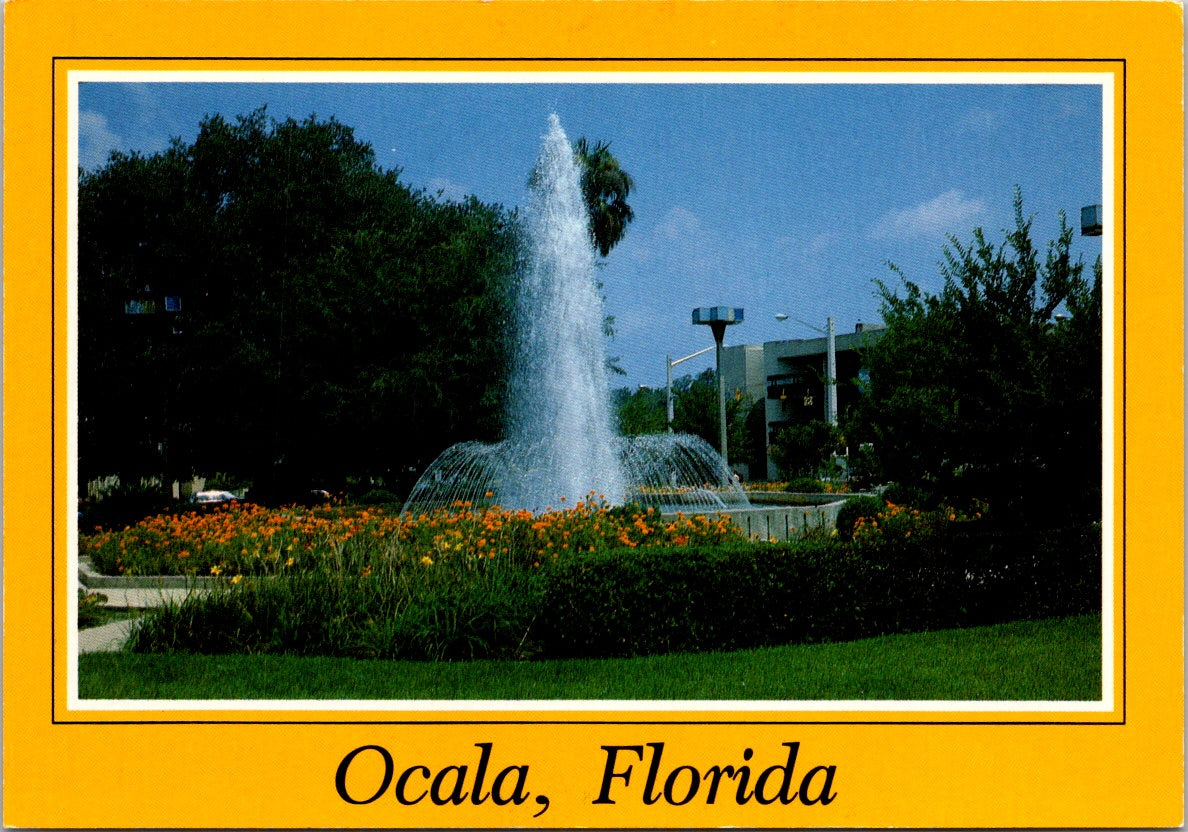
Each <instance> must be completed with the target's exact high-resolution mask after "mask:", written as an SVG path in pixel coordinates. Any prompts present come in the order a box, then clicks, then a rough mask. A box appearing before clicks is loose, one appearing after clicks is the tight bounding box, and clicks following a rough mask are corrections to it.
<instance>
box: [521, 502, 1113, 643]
mask: <svg viewBox="0 0 1188 832" xmlns="http://www.w3.org/2000/svg"><path fill="white" fill-rule="evenodd" d="M976 525H977V524H955V525H954V526H952V527H950V528H949V529H948V530H949V531H951V532H953V533H952V534H951V535H942V536H936V537H933V538H931V539H929V540H926V541H919V542H916V541H913V540H898V541H895V540H883V541H881V542H880V543H879V544H878V545H871V546H859V545H853V544H849V545H847V544H841V543H837V542H836V541H834V542H830V541H821V540H817V541H800V542H795V543H782V544H774V545H768V544H758V545H749V546H729V547H726V546H723V547H716V548H708V547H700V546H691V547H685V548H680V549H648V550H643V549H639V550H633V551H623V550H619V551H602V552H594V553H589V554H582V555H579V556H576V557H573V558H570V559H567V560H565V561H563V562H559V563H557V564H555V566H554V568H553V569H552V570H550V572H549V574H548V576H547V580H546V583H545V590H544V595H543V602H542V603H543V608H542V611H541V613H540V620H539V621H538V623H537V626H536V627H535V628H534V632H536V634H537V636H538V638H539V642H540V645H541V648H542V650H543V652H544V654H545V655H548V656H575V657H599V656H632V655H646V654H651V653H665V652H674V651H705V650H736V649H741V648H747V647H758V646H763V645H771V644H787V643H796V642H818V641H845V640H851V639H856V638H866V637H870V636H877V635H883V634H888V633H899V632H912V631H919V630H930V629H941V628H949V627H963V626H973V625H976V624H986V623H993V622H996V621H1006V620H1012V619H1019V618H1039V617H1050V616H1053V615H1067V614H1078V613H1085V612H1091V611H1094V610H1097V609H1099V608H1100V595H1101V583H1100V574H1101V572H1100V552H1101V549H1100V534H1097V535H1096V536H1095V535H1094V533H1093V532H1092V531H1088V532H1086V531H1084V530H1080V531H1078V530H1063V531H1060V532H1057V533H1051V534H1045V535H1036V534H1030V535H1027V534H1020V533H1009V534H1004V533H999V532H994V531H987V530H986V529H976V530H975V529H974V528H973V527H974V526H976Z"/></svg>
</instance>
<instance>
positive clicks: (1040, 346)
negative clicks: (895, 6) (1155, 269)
mask: <svg viewBox="0 0 1188 832" xmlns="http://www.w3.org/2000/svg"><path fill="white" fill-rule="evenodd" d="M1014 207H1015V227H1014V228H1013V229H1010V230H1008V231H1007V232H1006V238H1005V241H1004V242H1003V243H1001V244H1000V245H994V244H992V243H990V242H989V241H988V240H987V239H986V237H985V235H984V234H983V232H982V231H981V230H980V229H978V230H975V231H974V234H973V240H972V242H971V243H968V244H963V243H961V242H960V241H959V240H957V239H956V238H951V240H950V245H949V246H946V247H945V249H944V263H943V266H942V270H941V274H942V276H943V278H944V284H943V287H942V289H941V291H940V292H939V293H937V294H930V293H928V292H925V291H923V290H922V289H921V288H920V287H919V286H918V285H917V284H915V283H913V282H911V281H909V280H907V279H906V278H903V289H904V294H903V295H902V296H901V295H900V294H898V293H897V292H896V291H894V290H892V289H891V288H889V287H887V286H886V285H885V284H882V283H880V284H879V286H880V291H881V294H882V298H883V318H884V320H885V322H886V324H887V332H886V335H885V336H884V337H883V338H882V339H881V340H880V341H879V342H878V343H877V344H875V345H874V346H873V347H871V348H870V350H869V351H868V353H867V355H866V363H867V364H868V366H869V368H870V383H869V387H868V391H867V395H865V396H864V397H863V399H862V400H861V402H860V403H859V406H858V408H857V412H856V414H855V415H856V419H855V420H854V422H853V424H852V425H849V426H847V430H846V435H847V437H848V438H849V440H850V442H851V444H856V443H863V442H872V443H873V444H874V452H875V454H876V455H877V458H878V460H879V463H880V464H881V466H882V473H883V474H884V476H885V477H887V478H889V479H892V480H896V481H899V482H903V483H905V484H910V485H914V486H922V487H924V488H926V489H928V490H929V491H931V492H933V493H936V494H943V495H958V496H960V495H968V496H980V497H986V498H990V499H992V500H993V501H994V504H995V505H996V506H997V507H998V508H999V509H1001V510H1002V511H1003V513H1004V514H1015V515H1021V514H1026V513H1028V512H1030V511H1032V510H1034V509H1036V508H1041V509H1043V510H1047V511H1054V512H1056V513H1058V514H1067V513H1068V512H1075V513H1078V514H1093V513H1095V512H1098V511H1100V502H1099V499H1100V491H1099V490H1098V489H1097V488H1096V487H1095V486H1094V483H1099V482H1100V454H1101V310H1100V307H1101V283H1100V280H1101V278H1100V268H1097V269H1094V270H1093V272H1092V274H1091V275H1087V274H1086V273H1085V268H1084V264H1083V263H1081V262H1079V261H1078V262H1075V263H1074V262H1072V259H1071V257H1070V248H1071V244H1072V238H1073V232H1072V229H1070V228H1069V227H1068V225H1067V223H1066V222H1065V221H1064V217H1063V216H1061V230H1060V234H1059V235H1058V237H1057V239H1055V240H1053V241H1052V242H1050V243H1049V244H1048V250H1047V255H1046V257H1043V258H1041V255H1040V253H1039V252H1038V251H1037V250H1036V248H1035V246H1034V245H1033V243H1032V240H1031V224H1032V221H1031V219H1030V218H1029V217H1027V216H1025V215H1024V212H1023V203H1022V198H1021V196H1020V195H1019V194H1018V192H1016V195H1015V206H1014ZM901 277H902V275H901ZM1061 309H1063V310H1065V311H1064V312H1063V313H1060V314H1059V315H1058V316H1057V314H1056V313H1057V312H1058V310H1061ZM1040 498H1042V501H1041V499H1040ZM1058 503H1059V505H1058Z"/></svg>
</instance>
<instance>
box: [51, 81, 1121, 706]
mask: <svg viewBox="0 0 1188 832" xmlns="http://www.w3.org/2000/svg"><path fill="white" fill-rule="evenodd" d="M66 80H67V87H68V91H67V108H68V110H69V113H68V118H67V131H68V135H69V150H68V152H67V171H75V170H77V169H78V156H79V153H78V133H79V112H78V104H79V100H78V85H79V84H80V83H84V82H91V83H94V82H108V83H167V82H174V83H176V82H188V83H203V82H206V83H286V84H326V83H336V84H342V83H356V84H527V83H531V84H803V85H815V84H869V85H877V84H921V85H926V84H984V85H1038V84H1076V85H1090V86H1100V87H1101V94H1102V100H1101V112H1102V125H1101V128H1102V157H1103V158H1102V183H1101V199H1102V212H1103V215H1104V217H1105V223H1104V228H1103V232H1102V243H1101V245H1102V254H1101V257H1102V267H1103V271H1102V321H1103V326H1102V340H1103V344H1102V570H1101V572H1102V616H1101V632H1102V656H1101V659H1102V661H1101V679H1102V697H1101V699H1100V700H1097V701H1075V702H1063V701H1057V702H1049V701H1039V702H1031V701H1001V702H1000V701H868V700H859V701H840V700H828V701H819V700H809V701H792V700H788V701H784V700H775V701H754V700H713V701H697V700H694V701H653V700H638V701H637V700H391V701H389V700H331V701H324V700H167V701H160V700H132V699H128V700H113V699H87V700H80V699H79V697H78V636H77V633H78V603H77V598H76V594H75V593H74V591H73V585H74V580H73V576H74V575H76V574H77V573H78V535H77V534H76V533H70V534H68V535H67V541H68V543H67V554H66V564H67V569H68V570H69V575H70V576H71V580H69V581H68V585H69V586H70V592H69V593H68V594H69V605H68V606H69V612H68V615H67V627H68V634H67V640H66V651H67V656H68V662H69V664H68V668H67V709H68V711H69V712H70V713H75V712H83V713H85V712H87V711H165V712H170V711H192V710H197V711H326V712H346V711H350V712H357V713H366V712H377V711H378V712H385V713H388V712H395V711H407V712H417V713H426V714H427V713H431V712H446V715H445V716H444V717H443V718H445V719H448V718H449V716H448V713H450V712H460V711H471V712H476V711H481V712H490V713H491V714H492V716H495V715H497V714H499V713H508V714H510V713H513V712H532V711H535V712H542V713H544V712H590V711H617V712H621V713H623V714H624V715H628V714H631V713H665V714H672V715H678V714H681V713H688V714H690V715H694V714H699V713H726V712H737V713H740V714H745V713H753V712H766V713H771V712H779V713H785V714H787V715H788V717H789V718H793V717H794V715H795V714H798V713H823V712H825V713H835V712H845V711H848V712H862V713H869V712H880V713H882V712H891V713H895V712H902V713H941V714H946V713H955V712H975V713H979V714H991V713H1002V714H1006V715H1010V714H1029V713H1036V714H1043V713H1098V712H1110V711H1112V710H1113V709H1114V701H1115V695H1114V690H1115V683H1116V681H1117V680H1116V679H1115V667H1114V629H1115V614H1114V591H1113V590H1114V530H1115V508H1116V507H1115V504H1114V502H1115V501H1114V483H1115V470H1114V438H1115V425H1114V384H1113V380H1114V355H1115V352H1114V286H1115V276H1114V245H1115V240H1114V226H1115V222H1114V217H1115V194H1114V190H1115V181H1114V132H1115V121H1114V119H1115V112H1114V75H1113V74H1111V73H1102V72H1084V73H1073V72H1035V73H1030V72H1028V73H1022V72H982V71H976V70H971V71H968V72H935V73H926V72H853V73H846V72H714V71H703V72H663V71H658V72H537V71H528V72H507V71H499V72H471V71H466V72H441V71H431V72H415V71H414V72H408V71H393V72H371V71H366V72H349V71H324V72H323V71H312V72H311V71H300V72H294V71H266V70H256V71H250V72H247V71H188V70H182V71H155V70H153V71H136V70H69V71H68V72H67V77H66ZM66 191H67V210H68V212H69V224H68V227H67V272H68V275H67V279H68V282H69V286H68V290H67V317H68V320H67V321H66V327H67V333H68V334H67V338H68V369H67V389H68V399H67V403H66V407H67V412H68V413H69V414H70V418H69V420H68V426H67V438H66V453H67V458H68V459H69V460H70V464H69V472H68V475H67V478H66V489H67V494H68V495H70V496H71V497H72V496H73V495H74V494H77V493H78V465H77V459H78V424H77V422H78V412H77V407H78V362H77V360H76V356H77V354H78V328H77V322H78V177H77V176H68V177H67V181H66ZM55 415H56V414H55ZM55 499H58V500H59V501H60V502H62V499H61V498H60V497H59V495H57V494H55ZM66 516H69V513H67V514H66Z"/></svg>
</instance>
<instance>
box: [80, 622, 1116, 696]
mask: <svg viewBox="0 0 1188 832" xmlns="http://www.w3.org/2000/svg"><path fill="white" fill-rule="evenodd" d="M79 680H80V681H79V694H80V697H81V698H83V699H196V700H201V699H311V700H317V699H379V700H394V699H487V700H515V699H521V700H524V699H578V700H581V699H629V700H630V699H639V700H644V699H660V700H665V699H669V700H697V699H710V700H712V699H725V700H730V699H770V700H792V699H799V700H813V699H821V700H862V699H875V700H878V699H892V700H910V699H921V700H1002V701H1007V700H1037V701H1067V700H1096V699H1098V698H1099V697H1100V695H1101V622H1100V617H1099V616H1095V615H1094V616H1074V617H1068V618H1053V619H1046V620H1042V621H1017V622H1011V623H1007V624H998V625H994V626H990V627H974V628H969V629H965V630H942V631H937V632H932V633H916V634H910V635H894V636H883V637H880V638H872V639H863V640H860V641H853V642H846V643H841V644H815V645H794V646H787V647H771V648H763V649H757V650H742V651H738V652H734V653H699V654H677V655H666V656H647V657H641V658H633V659H574V660H558V661H538V662H531V661H528V662H525V661H519V662H517V661H476V662H414V661H379V660H363V659H341V658H321V657H312V658H299V657H293V656H276V655H197V654H180V653H178V654H131V653H95V654H86V655H83V656H81V657H80V658H79Z"/></svg>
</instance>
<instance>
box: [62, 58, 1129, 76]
mask: <svg viewBox="0 0 1188 832" xmlns="http://www.w3.org/2000/svg"><path fill="white" fill-rule="evenodd" d="M52 60H53V61H179V62H180V61H185V62H195V61H206V62H212V63H213V62H216V61H227V62H230V61H234V62H236V63H240V62H243V61H260V62H272V63H275V62H283V61H292V62H294V63H330V62H335V63H394V62H400V63H411V62H424V63H533V62H539V63H583V64H586V63H698V64H704V63H978V64H984V63H1047V64H1050V63H1094V64H1101V63H1123V64H1125V63H1126V60H1127V59H1126V58H1035V57H1026V58H921V57H914V58H896V57H883V58H824V57H816V58H813V57H779V58H773V57H751V58H746V57H737V56H730V57H715V58H696V57H655V56H646V57H632V56H624V57H606V56H590V57H560V56H551V55H540V56H532V55H525V56H521V57H514V56H509V55H492V56H488V57H474V56H468V57H449V56H442V55H430V56H417V55H392V56H388V57H374V58H363V57H359V56H357V55H345V56H333V55H322V56H317V57H296V56H291V55H281V56H276V57H269V56H266V55H240V56H235V55H222V56H211V55H199V56H186V55H55V56H54V57H53V59H52ZM525 71H526V72H530V71H531V70H525Z"/></svg>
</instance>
